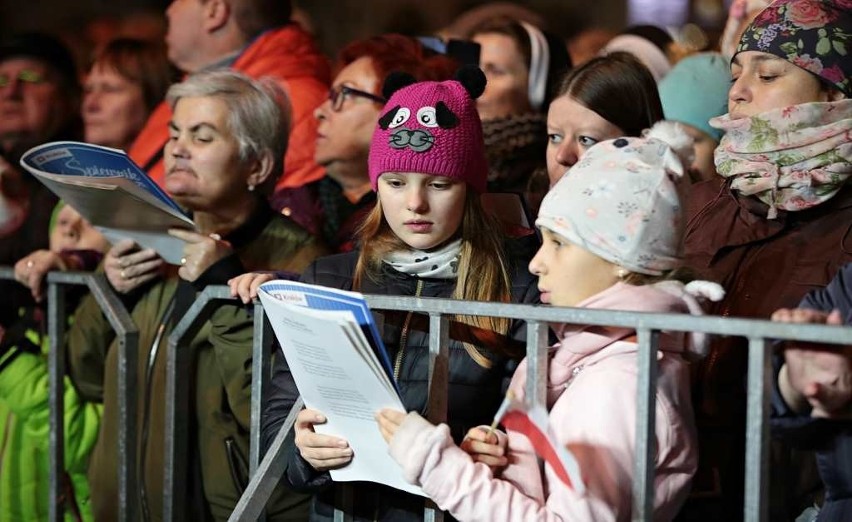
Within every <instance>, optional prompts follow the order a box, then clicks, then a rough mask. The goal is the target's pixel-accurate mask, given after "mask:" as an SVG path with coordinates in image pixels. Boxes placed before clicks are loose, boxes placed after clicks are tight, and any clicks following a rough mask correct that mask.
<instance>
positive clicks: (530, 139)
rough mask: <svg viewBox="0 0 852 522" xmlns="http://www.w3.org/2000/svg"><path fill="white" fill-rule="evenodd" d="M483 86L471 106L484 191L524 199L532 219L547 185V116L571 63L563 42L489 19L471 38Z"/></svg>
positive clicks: (506, 21)
mask: <svg viewBox="0 0 852 522" xmlns="http://www.w3.org/2000/svg"><path fill="white" fill-rule="evenodd" d="M470 38H471V40H472V41H474V42H476V43H478V44H479V45H480V46H481V48H482V49H481V52H480V57H479V67H480V68H481V69H482V70H483V71H484V72H485V77H486V78H487V79H488V83H487V85H486V87H485V92H484V93H483V94H482V96H480V97H479V99H478V100H477V102H476V106H477V109H478V110H479V115H480V117H481V118H482V130H483V133H484V136H485V154H486V156H487V158H488V190H489V192H514V193H517V194H521V195H523V196H524V199H525V202H526V204H527V207H528V209H529V212H530V213H531V215H533V216H534V215H535V214H536V213H537V212H538V205H539V203H540V202H541V198H542V197H544V193H545V192H546V191H547V184H546V183H543V182H541V181H543V180H544V177H545V174H546V172H547V165H546V160H545V149H546V147H547V132H546V127H547V125H546V121H545V120H546V113H547V107H548V105H550V101H551V100H552V99H553V96H554V93H555V92H556V88H557V87H558V85H559V81H560V80H561V79H562V76H563V75H564V74H565V72H566V71H568V69H570V68H571V60H570V58H569V57H568V51H567V49H566V47H565V43H564V42H562V41H561V40H560V39H559V38H556V37H555V36H553V35H551V34H548V33H545V32H543V31H542V30H541V29H539V28H538V27H536V26H534V25H532V24H529V23H527V22H522V21H521V22H519V21H516V20H514V19H510V18H505V17H503V18H492V19H489V20H485V21H484V22H482V23H481V24H479V25H478V26H476V27H475V28H474V29H473V30H472V32H471V36H470Z"/></svg>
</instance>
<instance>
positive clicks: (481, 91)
mask: <svg viewBox="0 0 852 522" xmlns="http://www.w3.org/2000/svg"><path fill="white" fill-rule="evenodd" d="M292 11H293V10H292V6H291V5H290V2H281V1H277V0H275V1H273V0H221V1H209V2H206V1H202V0H174V1H173V2H171V4H170V5H169V7H168V9H167V10H166V12H165V17H166V19H167V21H168V24H167V27H168V29H167V31H166V34H165V35H164V40H165V45H162V43H163V42H150V41H143V40H139V39H134V38H128V37H118V38H116V39H114V40H112V41H110V42H108V43H107V44H106V45H104V46H102V47H100V48H98V49H97V50H96V52H95V53H94V54H93V56H92V58H91V61H90V62H89V63H88V64H87V67H85V73H84V74H79V72H78V70H77V68H76V67H75V65H74V60H73V58H72V56H73V55H72V53H70V52H69V51H68V49H67V48H66V47H65V45H64V44H63V43H62V42H61V41H60V40H59V39H57V38H55V37H53V36H51V35H47V34H43V33H20V34H13V35H10V36H7V37H5V38H2V39H0V265H8V266H13V267H14V276H15V281H11V280H9V281H0V291H2V292H3V294H4V296H5V299H3V300H0V519H2V520H10V521H17V520H21V521H23V520H26V521H30V520H45V519H47V517H48V512H49V506H50V504H51V502H60V503H61V507H62V510H63V511H64V513H65V515H66V519H68V520H115V519H116V518H117V517H118V513H119V509H120V504H119V503H120V501H121V500H120V498H119V489H118V485H119V469H118V451H119V448H121V447H122V441H120V440H119V425H118V423H119V402H118V397H117V387H118V371H119V367H118V366H119V365H118V357H117V355H118V348H117V343H118V341H117V339H116V335H115V332H114V331H113V330H112V328H111V326H110V323H109V321H108V320H107V318H106V317H105V316H104V314H103V312H102V311H101V309H100V308H99V306H98V303H97V301H96V300H95V298H94V296H92V295H87V294H86V292H85V291H83V290H77V291H75V292H73V293H71V294H69V296H68V304H67V306H68V309H69V312H73V313H72V315H71V317H69V319H68V324H67V333H66V338H65V339H64V346H65V348H66V351H67V357H68V369H67V370H68V371H67V376H66V377H65V380H64V404H65V410H64V415H65V418H64V436H65V466H64V468H65V473H64V474H63V476H62V481H63V495H62V498H61V499H51V498H50V493H49V469H50V463H49V458H48V449H47V448H48V433H49V427H48V414H49V408H48V371H47V362H46V358H45V355H46V353H47V351H48V350H49V346H50V343H49V339H48V338H47V335H46V330H47V328H46V318H45V310H46V303H45V297H46V291H45V287H46V283H45V280H46V275H47V274H48V273H49V272H51V271H96V272H100V273H103V274H104V275H105V277H106V280H107V281H108V282H109V285H110V286H111V287H112V289H113V290H114V292H115V293H116V294H117V295H118V296H119V298H120V300H121V301H122V303H123V304H124V305H125V307H126V308H127V310H128V311H129V312H130V315H131V318H132V319H133V321H134V323H135V324H136V326H137V327H138V329H139V354H138V366H137V374H138V376H139V378H138V383H137V384H136V387H137V388H136V392H135V396H136V397H137V401H138V411H139V417H138V422H137V423H136V426H137V430H138V431H137V439H138V441H139V442H138V446H137V447H136V448H129V449H126V450H127V451H132V452H133V454H134V456H135V458H136V460H137V462H138V466H139V481H138V482H139V490H138V491H134V492H132V498H131V499H130V500H129V501H131V502H134V504H136V507H137V508H138V509H137V511H138V513H139V514H140V517H141V518H143V519H145V520H152V519H153V520H159V519H161V517H162V516H163V515H162V514H163V505H164V500H165V499H164V490H163V481H164V474H163V468H164V460H163V459H164V444H165V437H166V436H167V434H166V431H165V411H166V406H167V405H166V404H165V398H166V393H165V388H166V377H165V376H166V356H165V353H164V352H165V347H166V343H167V342H168V338H169V335H170V333H171V332H172V331H173V330H174V329H175V327H176V325H177V323H178V321H179V319H180V318H181V317H182V316H183V315H184V314H185V312H186V311H187V310H188V309H189V307H190V306H191V305H192V304H193V302H194V301H195V299H196V296H197V295H198V293H199V292H200V291H202V290H203V289H204V288H205V287H207V286H209V285H229V286H230V290H231V293H232V295H233V296H234V297H235V299H233V300H232V301H224V302H220V303H218V304H217V306H216V308H215V310H214V311H213V313H212V315H211V317H210V319H209V320H208V321H207V322H206V323H205V325H204V326H203V327H202V328H201V329H200V330H199V331H198V333H197V334H195V336H194V337H193V339H192V340H191V342H190V350H191V353H192V364H191V373H190V375H187V376H186V378H187V379H188V382H189V383H190V384H189V389H190V390H191V394H192V395H191V407H190V411H191V418H190V419H189V423H188V424H189V432H190V444H189V451H188V452H187V454H186V455H183V456H182V457H183V458H185V464H186V466H185V467H186V470H187V476H186V477H185V479H186V480H185V483H183V484H182V485H181V487H182V488H183V489H184V491H185V492H186V498H187V502H186V506H184V509H185V511H184V512H182V513H180V518H181V519H186V520H225V519H227V518H228V517H229V515H230V514H231V512H232V511H233V510H234V508H235V506H236V504H237V502H238V500H239V499H240V497H241V495H242V494H243V492H244V491H245V489H246V487H247V484H248V480H249V465H248V455H249V433H250V410H251V397H252V393H251V392H252V390H251V381H252V379H251V368H252V364H251V362H252V361H251V360H252V340H253V322H254V317H253V316H252V307H251V302H252V300H253V299H254V298H256V296H257V292H258V287H259V286H260V285H261V284H263V283H265V282H268V281H271V280H275V279H280V278H286V279H300V280H301V281H303V282H306V283H311V284H315V285H322V286H327V287H333V288H338V289H344V290H355V291H359V292H362V293H365V294H382V295H395V296H413V297H440V298H449V299H459V300H468V301H491V302H502V303H522V304H534V305H545V306H562V307H580V308H590V309H603V310H624V311H636V312H663V313H677V314H692V315H703V314H709V315H719V316H730V317H744V318H752V319H767V320H768V319H771V320H774V321H780V322H793V323H817V324H827V325H836V326H838V327H840V326H842V325H850V324H852V204H850V201H852V185H850V182H849V178H850V174H852V100H850V98H852V80H850V76H852V60H850V58H849V56H848V51H849V35H850V34H852V2H850V0H775V1H773V2H771V3H770V2H769V1H767V0H735V1H734V3H733V5H732V6H731V12H730V18H729V21H728V24H727V25H726V27H725V31H724V33H723V34H722V37H721V39H720V40H719V43H718V48H719V51H718V52H717V51H706V50H705V51H704V52H684V50H683V49H682V48H677V45H678V42H677V41H675V39H673V38H672V36H671V35H670V34H669V33H668V32H667V31H666V30H664V29H661V28H658V27H653V26H635V27H630V28H627V29H625V30H624V31H622V32H620V33H619V34H616V35H612V36H613V37H612V38H611V39H608V40H603V41H601V42H600V45H599V46H598V47H599V49H598V50H597V51H596V54H594V55H592V56H588V57H583V58H582V59H580V58H579V56H580V55H578V54H576V53H570V54H569V47H567V46H566V42H565V41H563V40H562V39H560V38H559V37H557V36H556V34H555V33H554V32H552V25H553V24H555V23H557V21H549V22H546V21H545V20H544V19H542V18H541V17H540V16H535V13H529V14H530V16H525V15H524V16H521V15H518V14H512V15H508V16H507V15H506V14H504V13H496V11H495V13H496V14H494V13H489V10H488V9H483V8H479V9H477V10H476V16H475V17H474V16H473V15H470V14H469V15H467V16H466V17H464V23H462V19H460V20H459V23H457V24H455V25H454V26H452V28H448V29H447V30H446V32H444V33H442V34H443V36H444V37H445V38H447V39H448V40H444V41H442V40H440V39H439V38H433V37H429V38H418V37H413V36H405V35H401V34H381V35H373V36H366V37H364V38H362V39H359V40H356V41H353V42H350V43H349V44H347V45H346V46H344V47H343V48H342V49H341V50H340V51H339V52H338V54H337V56H336V57H335V58H334V59H333V60H328V59H327V58H326V57H325V56H323V55H322V54H321V53H320V52H319V50H318V48H317V46H316V44H315V42H314V40H313V37H312V35H311V34H310V33H309V32H308V31H307V30H306V29H305V28H303V27H302V25H300V24H299V23H298V22H296V21H293V18H294V17H293V12H292ZM546 23H549V24H550V25H551V27H546V26H545V25H546ZM572 57H573V62H572ZM59 140H79V141H86V142H89V143H92V144H96V145H102V146H106V147H112V148H116V149H122V150H124V151H127V153H128V155H129V156H130V157H131V158H132V159H133V160H134V161H135V162H136V163H137V164H138V165H139V166H140V167H141V168H143V170H145V171H146V172H147V173H148V174H149V176H150V177H151V179H152V180H153V181H154V182H155V183H157V184H158V185H159V186H160V187H161V188H162V189H163V190H164V191H165V192H166V193H167V194H168V195H169V196H171V198H172V199H173V200H174V201H175V202H176V203H177V204H178V205H179V206H180V207H181V208H182V209H184V210H185V211H186V212H187V214H188V215H189V216H190V217H191V219H192V221H193V222H194V224H195V226H196V229H195V230H193V231H189V230H184V229H170V230H169V232H168V233H169V234H170V235H172V236H174V237H175V238H177V239H179V240H181V241H182V242H183V244H184V250H183V254H182V257H181V259H180V263H179V264H178V265H172V264H169V263H167V262H166V261H165V260H164V259H163V258H162V257H161V256H160V254H159V253H158V252H157V251H156V250H154V249H151V248H144V247H141V246H140V245H138V244H136V243H134V242H133V241H132V240H123V241H118V242H115V243H113V244H111V243H109V242H108V241H107V240H106V238H104V236H103V235H102V234H101V233H100V232H99V231H98V229H96V228H95V227H93V226H92V225H91V224H90V223H89V222H88V221H87V220H86V219H85V217H83V216H81V215H80V214H79V213H78V212H77V211H76V210H75V209H74V208H72V207H71V206H69V205H67V204H65V203H64V202H62V201H58V200H57V198H56V197H55V196H54V195H53V194H52V193H51V192H50V190H48V189H47V188H46V187H45V186H44V185H42V184H41V183H40V182H39V181H37V180H36V179H35V178H34V177H33V176H31V175H30V174H28V173H27V172H26V171H25V170H23V169H22V168H21V167H19V166H18V162H19V160H20V158H21V156H22V155H23V154H24V153H25V152H26V151H27V150H28V149H30V148H32V147H34V146H37V145H41V144H43V143H47V142H51V141H59ZM497 195H499V196H501V198H500V199H498V198H496V196H497ZM497 201H500V202H501V203H500V204H497V203H496V202H497ZM507 201H508V202H509V203H510V205H508V206H507V203H506V202H507ZM550 327H551V328H550V341H551V343H552V347H551V349H550V350H549V361H548V373H547V383H546V389H547V393H546V405H545V406H546V410H547V412H548V418H549V422H550V425H551V428H552V430H553V434H554V436H555V437H556V440H557V441H558V443H559V444H562V445H565V446H566V447H568V448H570V450H571V452H572V453H573V454H574V456H575V457H576V459H577V462H578V465H579V468H580V473H581V476H582V480H583V483H584V486H585V488H583V489H574V488H570V487H568V486H567V485H566V484H564V483H563V482H562V481H561V480H560V479H559V478H558V476H557V474H556V473H555V472H554V470H553V469H552V468H551V467H550V465H544V466H543V467H541V466H540V465H539V461H538V459H537V456H536V453H535V448H534V447H533V445H532V444H531V443H530V441H529V440H528V439H527V438H526V437H525V436H524V435H522V434H520V433H518V432H515V431H513V430H511V429H509V430H506V431H505V432H504V431H503V430H501V429H499V428H498V429H496V430H495V429H489V427H488V424H489V423H490V422H491V419H492V418H493V417H494V414H495V412H496V411H497V410H498V408H499V406H500V404H501V403H502V402H503V399H504V397H505V396H506V393H507V391H509V392H511V393H512V395H513V396H514V397H515V399H516V400H519V401H523V400H524V393H525V381H526V375H527V374H526V364H527V363H526V361H525V360H524V358H523V357H524V353H525V351H524V349H525V340H526V324H525V322H524V321H523V320H521V319H514V320H508V319H499V318H486V317H467V316H456V317H452V318H451V320H450V328H449V338H448V340H449V346H448V360H447V368H448V386H449V393H448V408H447V417H446V418H447V421H446V423H443V424H439V425H435V424H432V423H430V422H429V421H428V420H427V417H428V416H429V415H428V411H427V406H428V403H429V390H430V378H429V373H430V372H429V367H430V354H429V348H428V345H429V321H428V318H427V317H426V316H424V315H422V314H419V313H417V312H415V311H407V312H397V313H387V314H385V317H384V321H383V324H382V340H383V341H384V344H385V346H386V347H387V349H388V352H389V355H390V357H391V361H392V367H393V378H394V379H395V381H396V383H397V385H398V388H399V392H400V397H401V401H402V404H403V405H404V407H405V411H396V410H382V411H379V412H375V414H376V428H375V429H376V430H377V431H378V432H380V433H381V435H382V436H383V437H384V439H385V440H386V441H387V443H388V451H389V453H390V455H391V456H392V458H393V459H394V460H395V461H396V462H397V463H398V464H399V466H400V467H401V469H402V472H403V475H404V477H405V479H406V480H408V481H410V482H411V483H412V484H415V485H417V486H420V487H421V488H422V490H423V492H424V493H425V494H426V495H427V497H428V498H429V499H431V501H433V502H434V503H435V504H436V505H437V506H438V507H439V508H440V509H442V510H445V511H447V512H448V514H449V516H451V517H453V518H454V519H457V520H462V521H465V520H483V521H491V520H566V519H570V520H589V521H591V520H630V519H631V517H632V509H633V504H634V502H633V498H632V494H633V488H632V484H633V467H632V463H633V461H634V453H635V447H634V438H635V429H636V415H637V411H636V408H635V397H636V393H637V380H638V374H637V357H638V356H637V346H638V345H637V339H636V332H635V331H633V330H631V329H629V328H614V327H599V326H589V325H576V324H552V325H550ZM745 347H746V340H744V339H742V338H735V337H724V336H715V337H710V338H708V337H706V336H702V335H695V334H693V335H689V334H681V333H672V332H662V333H661V336H660V339H659V348H658V354H657V365H658V366H657V372H658V382H657V398H656V402H655V403H654V404H655V406H654V407H655V417H654V419H655V423H654V426H653V429H654V436H655V441H656V444H655V446H654V447H655V454H654V458H653V465H654V477H655V478H654V495H653V510H654V518H655V519H659V520H737V519H741V518H742V516H743V515H742V514H743V501H744V498H743V497H744V490H745V485H744V483H743V480H744V455H745V424H746V403H747V401H746V387H745V376H746V370H747V358H746V353H747V352H746V350H745ZM281 348H283V349H284V351H286V346H284V347H276V349H275V350H274V351H273V352H272V353H271V354H270V356H271V357H272V383H271V385H270V386H269V387H268V389H266V390H265V396H264V397H263V398H262V403H263V406H262V408H263V418H262V433H261V434H260V435H261V440H262V446H263V447H264V448H265V447H268V446H269V444H271V442H272V440H273V439H274V438H275V437H276V436H277V435H278V432H279V431H280V429H281V427H282V425H283V424H284V422H285V419H286V418H287V416H288V414H289V413H290V411H291V409H292V407H293V405H294V404H295V403H296V401H297V399H298V397H299V391H298V389H297V387H296V385H295V382H294V380H293V377H292V375H291V373H290V369H289V367H288V365H287V361H286V359H285V357H284V355H283V353H284V352H282V350H281ZM773 361H774V364H773V373H772V376H773V383H774V386H773V390H772V408H771V419H772V433H773V435H775V437H774V438H773V447H772V450H771V452H770V462H769V465H770V469H771V470H772V473H771V484H770V490H769V492H770V516H771V519H772V520H794V519H797V517H800V518H798V519H797V520H819V521H841V520H849V519H852V487H850V483H852V459H850V455H851V454H852V449H850V448H852V437H850V436H849V433H850V431H849V430H850V429H852V425H850V424H849V421H850V419H852V385H850V384H849V383H850V382H852V344H850V345H848V346H828V345H819V344H814V343H793V342H786V343H782V342H778V343H776V350H775V356H774V359H773ZM327 413H328V412H322V411H317V410H313V409H303V410H302V411H300V412H299V413H298V416H297V417H296V421H295V425H294V427H293V433H292V437H291V440H289V441H288V443H287V448H286V451H285V456H284V459H285V462H284V474H283V477H282V479H281V481H280V483H279V484H277V485H276V487H275V489H274V492H273V493H272V495H271V498H270V500H269V503H268V504H267V506H266V517H267V518H268V519H270V520H282V521H283V520H332V519H334V518H335V511H336V510H338V511H344V512H345V513H346V515H348V516H351V517H352V518H353V519H354V520H389V521H390V520H393V521H396V520H419V519H420V518H421V517H422V514H423V509H424V506H425V505H426V504H425V501H426V499H424V498H423V497H420V496H416V495H412V494H409V493H406V492H403V491H400V490H396V489H393V488H390V487H388V486H383V485H380V484H375V483H366V482H362V483H355V484H354V485H351V487H352V488H353V490H352V491H350V495H348V496H346V495H342V494H341V493H342V492H341V490H340V488H339V484H336V483H335V482H334V481H333V480H332V479H331V475H330V473H329V472H330V471H331V470H334V469H339V468H341V467H345V466H347V464H348V463H349V462H350V461H351V460H352V459H353V458H354V456H355V455H354V454H353V450H352V448H350V447H349V444H348V442H347V434H345V433H340V434H337V435H327V434H321V433H319V432H318V431H317V430H315V426H317V425H321V424H323V423H325V422H326V421H327V419H326V414H327ZM320 431H321V430H320Z"/></svg>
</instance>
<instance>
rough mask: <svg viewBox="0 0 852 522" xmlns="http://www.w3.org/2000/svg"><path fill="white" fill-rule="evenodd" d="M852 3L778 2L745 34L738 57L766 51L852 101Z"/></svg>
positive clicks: (832, 0) (826, 0)
mask: <svg viewBox="0 0 852 522" xmlns="http://www.w3.org/2000/svg"><path fill="white" fill-rule="evenodd" d="M850 38H852V0H776V1H775V2H772V4H770V5H769V7H767V8H766V9H764V10H763V11H761V12H760V14H758V15H757V17H755V19H754V21H752V23H751V25H749V26H748V28H747V29H746V30H745V32H744V33H743V36H742V38H741V39H740V44H739V46H738V47H737V53H741V52H743V51H760V52H764V53H769V54H773V55H775V56H778V57H780V58H783V59H784V60H787V61H788V62H790V63H792V64H793V65H796V66H798V67H800V68H802V69H804V70H806V71H808V72H810V73H813V74H815V75H816V76H817V77H818V78H819V79H820V80H822V81H823V82H825V83H827V84H828V85H830V86H832V87H834V88H836V89H838V90H840V91H841V92H843V93H844V94H846V96H847V97H852V83H850V82H852V80H850V76H852V59H850V57H849V53H850V52H852V42H850V41H849V40H850Z"/></svg>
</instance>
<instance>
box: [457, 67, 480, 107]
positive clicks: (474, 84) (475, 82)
mask: <svg viewBox="0 0 852 522" xmlns="http://www.w3.org/2000/svg"><path fill="white" fill-rule="evenodd" d="M455 80H456V81H457V82H459V83H460V84H462V87H464V90H466V91H467V93H468V94H469V95H470V98H471V99H472V100H475V99H477V98H479V97H480V96H481V95H482V93H483V92H485V83H486V80H485V73H483V72H482V69H480V68H479V67H477V66H475V65H465V66H464V67H462V68H461V69H459V70H458V71H456V75H455Z"/></svg>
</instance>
